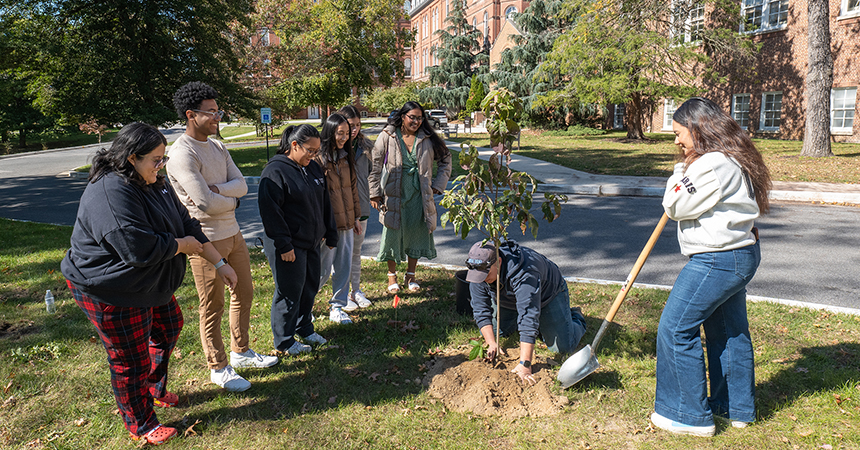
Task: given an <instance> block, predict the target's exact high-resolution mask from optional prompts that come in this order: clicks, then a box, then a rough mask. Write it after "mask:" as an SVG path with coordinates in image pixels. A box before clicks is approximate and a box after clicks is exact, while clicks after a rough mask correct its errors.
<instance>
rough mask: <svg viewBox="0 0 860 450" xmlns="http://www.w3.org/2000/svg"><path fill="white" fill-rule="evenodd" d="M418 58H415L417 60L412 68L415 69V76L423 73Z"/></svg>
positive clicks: (413, 62)
mask: <svg viewBox="0 0 860 450" xmlns="http://www.w3.org/2000/svg"><path fill="white" fill-rule="evenodd" d="M420 62H421V61H420V60H419V58H418V56H415V60H414V61H412V66H413V67H415V75H416V76H417V75H419V74H420V73H421V64H420Z"/></svg>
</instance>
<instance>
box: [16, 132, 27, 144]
mask: <svg viewBox="0 0 860 450" xmlns="http://www.w3.org/2000/svg"><path fill="white" fill-rule="evenodd" d="M18 146H19V147H21V148H24V147H26V146H27V130H25V129H23V128H21V129H20V130H18Z"/></svg>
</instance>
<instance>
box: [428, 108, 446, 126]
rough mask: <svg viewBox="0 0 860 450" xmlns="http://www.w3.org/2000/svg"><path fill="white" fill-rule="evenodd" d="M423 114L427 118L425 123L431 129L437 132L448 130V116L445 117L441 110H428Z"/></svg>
mask: <svg viewBox="0 0 860 450" xmlns="http://www.w3.org/2000/svg"><path fill="white" fill-rule="evenodd" d="M424 114H425V115H426V116H427V119H426V120H427V122H428V123H429V124H430V126H431V127H433V128H434V129H437V130H444V129H445V128H448V116H446V115H445V111H444V110H442V109H428V110H427V111H424Z"/></svg>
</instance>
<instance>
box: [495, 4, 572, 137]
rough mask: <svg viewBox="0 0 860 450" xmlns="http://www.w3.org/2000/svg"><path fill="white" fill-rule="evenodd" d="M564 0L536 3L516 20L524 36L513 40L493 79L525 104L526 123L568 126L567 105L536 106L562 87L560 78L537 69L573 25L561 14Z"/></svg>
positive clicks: (515, 37) (502, 56)
mask: <svg viewBox="0 0 860 450" xmlns="http://www.w3.org/2000/svg"><path fill="white" fill-rule="evenodd" d="M562 5H563V1H562V0H534V1H532V2H531V3H530V4H529V6H528V8H526V9H525V11H523V12H522V13H520V14H517V15H515V16H514V18H513V22H514V24H515V26H516V27H517V29H518V30H519V31H520V33H522V34H521V35H514V36H512V37H511V39H512V40H513V42H514V43H515V44H516V46H515V47H512V48H509V49H506V50H504V51H503V52H502V54H501V60H500V62H499V63H498V64H496V66H495V67H493V71H492V72H490V77H491V80H492V81H493V82H495V83H496V86H497V87H499V88H505V89H508V90H510V91H512V92H514V93H515V94H516V95H517V96H518V97H519V98H520V101H522V102H523V108H524V111H525V113H526V114H527V116H528V119H527V121H529V122H532V123H535V122H537V123H539V124H542V125H546V124H547V123H548V122H556V123H557V124H559V125H561V124H565V123H564V122H565V120H566V119H567V116H568V108H567V107H566V106H567V105H559V106H554V107H552V106H551V107H538V106H536V105H534V104H533V102H534V100H535V98H536V97H537V96H538V95H541V94H546V93H547V91H549V90H551V89H553V88H556V89H557V88H559V87H560V82H561V78H560V77H554V78H551V77H537V76H536V75H537V73H538V67H539V66H540V64H541V63H543V61H544V60H545V59H546V55H547V54H548V53H549V52H550V51H552V45H553V43H554V42H555V40H556V38H558V36H560V35H561V34H562V33H563V32H564V30H565V29H567V28H568V27H569V26H570V21H569V20H568V18H567V16H566V15H564V14H561V8H562Z"/></svg>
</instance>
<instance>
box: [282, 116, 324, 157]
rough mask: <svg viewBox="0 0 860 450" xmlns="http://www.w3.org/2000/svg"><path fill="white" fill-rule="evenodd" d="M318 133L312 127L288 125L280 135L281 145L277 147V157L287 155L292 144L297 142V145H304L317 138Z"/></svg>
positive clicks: (304, 124)
mask: <svg viewBox="0 0 860 450" xmlns="http://www.w3.org/2000/svg"><path fill="white" fill-rule="evenodd" d="M319 137H320V132H319V131H318V130H317V129H316V128H314V127H313V126H312V125H308V124H306V123H303V124H301V125H290V126H288V127H287V128H286V129H285V130H284V132H283V133H281V143H280V144H279V145H278V151H277V152H275V154H277V155H289V154H290V150H292V148H293V147H292V145H291V144H292V143H293V142H298V143H299V145H304V143H305V142H307V141H309V140H310V139H313V138H319Z"/></svg>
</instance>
